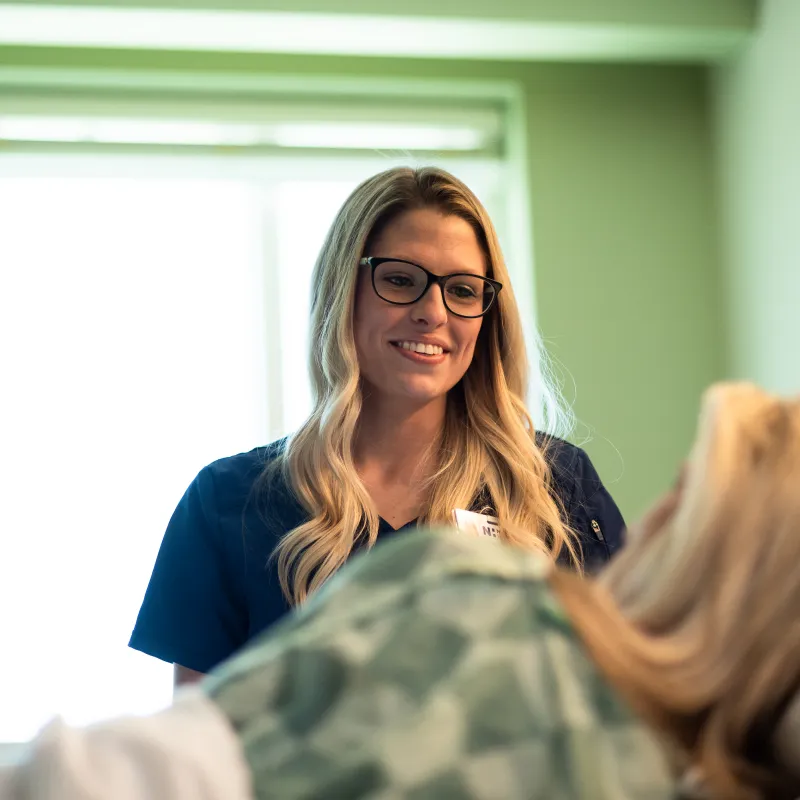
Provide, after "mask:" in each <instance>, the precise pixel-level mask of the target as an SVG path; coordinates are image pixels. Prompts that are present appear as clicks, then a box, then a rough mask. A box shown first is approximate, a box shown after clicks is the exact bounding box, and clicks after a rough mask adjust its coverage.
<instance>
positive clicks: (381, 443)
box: [130, 169, 623, 683]
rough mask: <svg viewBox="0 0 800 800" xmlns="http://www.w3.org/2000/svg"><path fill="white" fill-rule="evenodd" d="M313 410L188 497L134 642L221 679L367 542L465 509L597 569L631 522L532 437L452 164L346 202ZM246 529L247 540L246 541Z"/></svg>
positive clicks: (509, 306)
mask: <svg viewBox="0 0 800 800" xmlns="http://www.w3.org/2000/svg"><path fill="white" fill-rule="evenodd" d="M312 286H313V293H312V322H311V326H312V336H311V341H312V342H313V345H312V352H311V359H310V368H311V377H312V382H313V390H314V410H313V412H312V414H311V416H310V417H309V419H308V420H307V421H306V423H305V424H304V425H303V426H302V427H301V428H300V430H299V431H297V432H296V433H295V434H294V435H293V436H292V437H290V438H289V439H288V440H282V441H280V442H276V443H274V444H272V445H270V446H268V447H264V448H258V449H256V450H254V451H252V452H250V453H246V454H242V455H238V456H234V457H232V458H226V459H222V460H221V461H217V462H215V463H214V464H211V465H210V466H209V467H206V468H205V469H204V470H203V471H201V472H200V474H199V475H198V476H197V478H196V479H195V481H194V482H193V483H192V485H191V486H190V487H189V489H188V490H187V492H186V494H185V495H184V497H183V499H182V500H181V502H180V504H179V505H178V508H177V509H176V511H175V513H174V515H173V518H172V520H171V522H170V525H169V527H168V529H167V532H166V534H165V536H164V540H163V543H162V545H161V550H160V552H159V555H158V559H157V561H156V565H155V568H154V571H153V575H152V578H151V580H150V585H149V587H148V590H147V593H146V595H145V598H144V602H143V604H142V607H141V610H140V612H139V617H138V620H137V623H136V627H135V629H134V632H133V635H132V637H131V642H130V644H131V646H132V647H134V648H136V649H138V650H142V651H143V652H145V653H149V654H151V655H154V656H157V657H159V658H161V659H163V660H165V661H168V662H172V663H174V664H175V665H176V677H177V682H178V683H181V682H184V681H187V680H193V679H196V678H198V677H200V676H201V675H202V674H203V673H205V672H208V671H209V670H211V669H212V668H213V667H214V666H216V665H217V664H218V663H220V662H221V661H223V660H225V659H226V658H228V657H229V656H230V655H231V654H232V653H234V652H235V651H236V650H238V649H239V648H240V647H242V646H243V645H244V644H246V643H247V642H248V641H249V640H251V639H252V638H253V637H254V636H256V635H257V634H259V633H260V632H261V631H263V630H265V629H266V628H267V627H268V626H270V625H271V624H272V623H273V622H275V621H276V620H277V619H279V618H280V617H281V616H282V615H284V614H285V613H286V612H287V611H288V609H289V608H290V607H291V606H293V605H296V604H298V603H302V602H303V601H304V600H305V599H306V598H307V597H308V596H309V595H310V594H311V593H312V592H314V591H315V590H316V589H317V588H319V587H320V586H321V585H322V584H323V583H324V582H325V581H326V580H328V579H329V578H330V577H331V576H332V575H333V574H334V573H335V572H336V571H337V570H338V569H339V568H340V567H341V566H342V565H343V564H344V563H345V562H346V561H347V559H348V558H349V557H350V555H351V554H352V553H353V552H354V551H356V550H358V549H360V548H369V547H372V546H373V545H374V544H375V542H376V541H377V540H378V539H379V538H385V537H387V536H390V535H393V534H394V533H395V532H396V531H398V530H402V531H405V530H407V529H408V528H410V527H414V526H416V525H430V524H441V523H448V524H449V523H450V521H451V518H452V515H453V513H454V511H455V510H456V509H465V510H473V511H475V512H485V513H488V514H492V515H494V516H495V517H497V518H498V520H499V527H500V536H501V537H502V538H503V539H504V540H505V541H507V542H510V543H512V544H515V545H517V546H520V547H522V548H524V549H528V550H543V551H546V552H547V553H548V554H550V555H552V557H553V558H557V559H559V560H560V561H561V562H562V563H564V564H569V565H573V566H576V567H579V568H582V569H585V571H588V572H592V571H594V570H596V569H597V568H598V567H599V566H600V565H602V564H603V563H605V562H606V561H607V560H608V559H609V557H610V556H611V554H612V553H613V552H614V551H615V550H617V549H618V548H619V547H620V546H621V543H622V530H623V521H622V517H621V515H620V513H619V511H618V509H617V507H616V506H615V504H614V502H613V501H612V499H611V498H610V496H609V495H608V493H607V491H606V490H605V488H604V487H603V485H602V483H601V482H600V479H599V477H598V475H597V473H596V471H595V470H594V468H593V467H592V465H591V462H590V461H589V459H588V458H587V456H586V454H585V453H584V452H583V451H582V450H580V449H578V448H576V447H573V446H571V445H569V444H567V443H566V442H564V441H561V440H558V439H554V438H550V439H548V438H545V437H544V436H542V435H540V434H537V433H536V432H535V430H534V427H533V424H532V422H531V419H530V417H529V416H528V413H527V411H526V409H525V405H524V394H525V390H526V384H527V360H526V356H525V346H524V342H523V336H522V327H521V323H520V317H519V312H518V310H517V306H516V303H515V301H514V295H513V292H512V290H511V286H510V284H509V280H508V274H507V272H506V268H505V266H504V264H503V259H502V255H501V253H500V247H499V245H498V242H497V236H496V234H495V232H494V228H493V226H492V223H491V221H490V219H489V217H488V215H487V214H486V211H485V210H484V209H483V207H482V206H481V204H480V202H479V201H478V199H477V198H476V197H475V196H474V195H473V194H472V192H470V190H469V189H468V188H467V187H466V186H464V184H462V183H461V182H459V181H458V180H456V179H455V178H454V177H452V176H451V175H449V174H447V173H446V172H444V171H442V170H438V169H420V170H411V169H392V170H389V171H387V172H384V173H382V174H380V175H376V176H375V177H373V178H371V179H369V180H367V181H366V182H364V183H363V184H362V185H361V186H359V187H358V188H357V189H356V190H355V191H354V192H353V194H352V195H351V196H350V198H349V199H348V200H347V201H346V202H345V204H344V206H343V207H342V209H341V210H340V212H339V214H338V216H337V218H336V220H335V221H334V223H333V225H332V227H331V230H330V232H329V233H328V236H327V239H326V241H325V244H324V246H323V248H322V252H321V253H320V256H319V259H318V261H317V265H316V268H315V271H314V275H313V278H312ZM243 530H244V536H243Z"/></svg>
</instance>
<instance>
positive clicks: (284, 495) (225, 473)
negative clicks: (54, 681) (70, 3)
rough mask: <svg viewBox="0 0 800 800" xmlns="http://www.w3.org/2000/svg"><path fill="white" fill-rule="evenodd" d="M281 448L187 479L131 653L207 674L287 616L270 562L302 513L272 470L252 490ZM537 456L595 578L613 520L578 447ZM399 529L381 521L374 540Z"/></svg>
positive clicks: (562, 445) (615, 543)
mask: <svg viewBox="0 0 800 800" xmlns="http://www.w3.org/2000/svg"><path fill="white" fill-rule="evenodd" d="M284 443H285V440H280V441H278V442H274V443H273V444H271V445H268V446H267V447H259V448H256V449H255V450H251V451H250V452H249V453H242V454H240V455H236V456H231V457H230V458H223V459H221V460H219V461H215V462H214V463H213V464H210V465H209V466H207V467H205V468H204V469H202V470H201V471H200V473H199V474H198V475H197V477H196V478H195V479H194V480H193V481H192V483H191V485H190V486H189V488H188V489H187V490H186V493H185V494H184V496H183V498H182V499H181V501H180V503H178V507H177V508H176V509H175V512H174V514H173V515H172V519H171V520H170V522H169V526H168V527H167V531H166V533H165V534H164V539H163V541H162V543H161V548H160V550H159V553H158V557H157V559H156V563H155V566H154V568H153V573H152V576H151V578H150V583H149V585H148V587H147V591H146V593H145V596H144V601H143V602H142V606H141V608H140V610H139V615H138V618H137V620H136V626H135V627H134V630H133V634H132V636H131V639H130V643H129V644H130V646H131V647H133V648H134V649H136V650H140V651H141V652H143V653H147V654H149V655H151V656H155V657H156V658H160V659H162V660H164V661H167V662H170V663H176V664H181V665H182V666H184V667H188V668H190V669H194V670H197V671H199V672H209V671H210V670H211V669H213V668H214V667H215V666H216V665H217V664H219V663H220V662H222V661H224V660H225V659H226V658H228V657H229V656H231V655H232V654H233V653H235V652H236V651H237V650H238V649H239V648H241V647H242V646H243V645H245V644H246V643H247V642H248V641H249V640H251V639H252V638H253V637H255V636H256V635H258V634H259V633H261V632H262V631H263V630H265V629H266V628H268V627H269V626H270V625H272V624H273V623H274V622H276V621H277V620H278V619H280V618H281V617H282V616H283V615H284V614H286V613H287V612H288V611H289V608H290V607H289V605H288V603H287V602H286V600H285V599H284V597H283V594H282V592H281V588H280V583H279V581H278V574H277V566H276V563H275V561H274V560H273V559H270V555H271V553H272V551H273V550H274V548H275V546H276V545H277V543H278V541H279V540H280V538H281V537H282V536H283V535H284V534H286V533H288V532H289V531H290V530H292V529H293V528H295V527H297V526H298V525H300V524H302V523H303V522H305V521H307V520H308V514H307V513H306V512H305V511H304V510H303V508H302V507H301V506H300V504H299V503H298V501H297V500H296V499H295V497H294V495H293V493H292V491H291V489H290V488H289V487H288V486H287V485H286V482H285V481H284V479H283V477H282V475H281V471H280V470H276V471H275V473H274V475H273V476H272V478H271V480H270V482H269V484H267V485H266V486H262V485H259V487H255V485H254V484H255V482H256V480H257V478H258V477H259V475H260V474H261V472H262V470H263V469H264V467H265V466H267V464H268V463H269V462H270V461H271V460H272V459H273V458H274V457H275V455H276V454H277V453H278V452H279V451H280V449H281V448H282V447H283V445H284ZM540 444H544V441H543V440H542V441H540ZM545 454H546V456H547V458H548V461H549V463H550V468H551V471H552V476H553V488H552V491H553V493H554V494H556V495H557V496H558V497H559V498H560V500H561V502H562V504H563V506H564V509H565V511H566V516H567V521H568V522H569V524H570V525H571V527H572V528H573V529H574V530H575V531H576V532H577V533H578V534H579V535H580V537H581V542H580V543H581V548H582V551H583V559H584V567H585V569H586V570H587V571H588V572H594V571H596V570H597V568H598V567H600V566H602V565H603V564H604V563H605V562H606V561H608V559H609V558H610V556H611V555H612V554H613V553H614V552H615V551H616V550H617V549H619V548H620V547H621V546H622V544H623V537H624V522H623V520H622V515H621V514H620V512H619V509H618V508H617V506H616V504H615V503H614V501H613V500H612V499H611V496H610V495H609V494H608V492H607V491H606V489H605V487H604V486H603V484H602V482H601V481H600V478H599V476H598V474H597V471H596V470H595V468H594V467H593V466H592V463H591V461H590V460H589V457H588V456H587V455H586V453H585V452H584V451H583V450H581V449H580V448H578V447H575V446H574V445H571V444H569V443H567V442H565V441H563V440H561V439H555V438H548V439H547V442H546V447H545ZM256 488H258V490H259V491H258V492H257V493H256V491H255V489H256ZM476 510H477V509H476ZM414 526H415V523H414V522H411V523H409V524H408V525H406V526H404V527H403V528H401V529H399V531H405V530H409V529H411V528H413V527H414ZM399 531H396V530H394V529H393V528H392V527H391V526H390V525H389V524H388V523H387V522H386V521H385V520H381V522H380V529H379V536H380V537H386V536H390V535H395V534H397V533H398V532H399Z"/></svg>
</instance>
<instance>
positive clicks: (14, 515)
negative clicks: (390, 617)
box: [0, 120, 513, 742]
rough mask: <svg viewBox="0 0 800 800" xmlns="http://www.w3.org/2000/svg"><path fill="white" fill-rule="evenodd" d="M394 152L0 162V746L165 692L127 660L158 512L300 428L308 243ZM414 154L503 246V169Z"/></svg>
mask: <svg viewBox="0 0 800 800" xmlns="http://www.w3.org/2000/svg"><path fill="white" fill-rule="evenodd" d="M0 121H1V120H0ZM123 132H124V131H123ZM416 160H426V161H429V160H431V159H417V158H415V157H414V156H413V155H410V154H407V155H406V156H404V157H403V158H399V159H398V158H384V157H380V156H377V155H374V154H365V153H355V154H353V153H351V154H348V153H346V152H339V153H334V154H331V153H325V154H324V155H315V156H312V155H309V154H307V153H306V154H295V155H293V157H291V158H290V159H287V158H284V157H281V156H280V155H277V154H275V153H263V154H253V155H239V156H237V157H236V158H231V157H226V156H221V155H216V154H213V153H206V152H204V153H194V152H193V153H190V154H185V153H180V154H179V153H167V154H163V153H158V152H138V151H137V152H124V153H120V152H116V151H113V150H112V151H110V152H109V151H107V150H106V149H105V148H102V147H97V146H95V147H93V148H92V147H90V148H88V149H87V148H83V149H75V150H74V151H64V152H46V151H44V150H43V149H42V148H33V149H32V150H31V151H30V152H22V151H21V150H19V151H17V150H14V148H11V149H10V151H9V152H8V153H7V154H5V155H3V156H2V157H0V227H1V228H2V235H0V336H2V340H3V342H4V343H5V347H4V355H3V359H2V366H1V367H0V369H2V382H3V386H4V389H3V402H2V406H3V413H2V415H1V416H0V440H2V442H3V445H2V455H0V485H2V487H3V499H2V505H1V506H0V514H2V518H1V519H0V528H2V531H3V535H2V543H1V544H0V550H1V551H2V557H0V608H2V612H0V617H1V618H2V625H0V629H1V630H2V631H3V637H4V643H5V646H4V648H3V650H4V659H3V681H2V683H0V708H2V709H3V714H2V715H1V716H0V742H3V741H5V742H13V741H22V740H26V739H28V738H30V737H31V736H33V735H34V734H35V732H36V730H37V729H38V728H39V727H40V726H41V725H42V724H43V723H44V722H46V721H47V720H48V719H49V718H50V717H51V716H52V715H53V714H56V713H59V714H61V715H63V716H64V717H65V718H66V719H67V721H69V722H72V723H76V724H80V723H86V722H90V721H92V720H94V719H98V718H102V717H105V716H108V715H113V714H118V713H127V712H133V713H144V712H148V711H151V710H154V709H155V708H158V707H159V706H162V705H164V704H166V703H167V702H168V701H169V698H170V697H171V680H172V677H171V668H170V667H169V666H168V665H165V664H162V663H160V662H158V661H156V660H155V659H152V658H149V657H147V656H144V655H141V654H138V653H136V652H134V651H131V650H129V649H128V648H127V639H128V636H129V634H130V630H131V628H132V626H133V623H134V620H135V615H136V612H137V610H138V606H139V603H140V601H141V598H142V594H143V592H144V589H145V586H146V583H147V579H148V577H149V574H150V570H151V568H152V564H153V561H154V558H155V555H156V552H157V549H158V546H159V543H160V540H161V536H162V534H163V531H164V528H165V526H166V523H167V521H168V519H169V516H170V514H171V512H172V510H173V509H174V507H175V504H176V503H177V501H178V499H179V498H180V496H181V493H182V492H183V491H184V489H185V488H186V486H187V485H188V483H189V482H190V481H191V479H192V478H193V477H194V475H195V474H196V473H197V471H198V470H199V469H200V468H202V467H203V466H204V465H205V464H207V463H208V462H210V461H212V460H214V459H216V458H220V457H223V456H226V455H230V454H233V453H235V452H239V451H242V450H247V449H250V448H252V447H254V446H256V445H259V444H263V443H265V442H267V441H269V440H272V439H274V438H277V437H278V436H280V435H282V434H284V433H286V432H288V431H289V430H292V429H293V428H295V427H296V426H297V425H298V424H299V423H300V422H301V421H302V420H303V418H304V417H305V415H306V413H307V412H308V410H309V401H310V393H309V388H308V383H307V378H306V373H305V362H306V355H305V354H306V346H307V336H306V326H305V320H306V318H307V317H308V293H309V285H310V277H311V271H312V268H313V264H314V260H315V258H316V254H317V251H318V249H319V246H320V244H321V242H322V238H323V236H324V234H325V232H326V230H327V227H328V225H329V224H330V222H331V220H332V218H333V216H334V214H335V212H336V210H337V209H338V207H339V206H340V204H341V203H342V201H343V200H344V198H345V197H346V196H347V194H348V193H349V192H350V191H351V190H352V188H354V186H355V185H356V184H357V183H358V182H360V181H361V180H362V179H363V178H365V177H367V176H368V175H371V174H373V173H375V172H377V171H378V170H380V169H384V168H386V167H388V166H390V165H392V164H395V163H408V162H409V161H411V162H413V161H416ZM436 161H437V163H440V164H442V165H443V166H445V167H447V168H450V169H452V170H453V171H454V172H455V173H456V174H458V175H459V176H461V177H462V178H463V179H464V180H465V181H466V182H467V183H469V184H470V185H471V186H472V187H473V188H474V189H475V190H476V191H477V193H478V194H479V195H480V196H481V197H482V199H483V200H484V202H485V203H486V205H487V206H488V208H489V210H490V213H492V215H493V218H494V219H495V221H496V223H497V224H498V227H499V229H500V233H501V237H502V236H504V235H505V232H506V226H507V224H508V220H509V218H510V217H509V213H508V209H507V207H506V202H507V193H506V191H505V188H504V187H506V186H507V183H508V176H507V174H506V170H507V169H508V166H507V164H506V163H505V162H504V161H503V160H502V159H501V158H499V157H496V156H493V157H488V156H487V157H478V158H459V157H458V156H457V155H454V156H451V157H449V158H448V157H444V158H443V157H439V158H437V159H436ZM511 255H513V254H511ZM510 260H511V259H510Z"/></svg>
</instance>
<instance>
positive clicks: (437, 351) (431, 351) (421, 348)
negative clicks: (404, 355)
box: [395, 342, 444, 356]
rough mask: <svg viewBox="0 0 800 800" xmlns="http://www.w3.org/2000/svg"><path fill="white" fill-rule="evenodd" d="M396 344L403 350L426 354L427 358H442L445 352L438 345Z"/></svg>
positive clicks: (419, 343)
mask: <svg viewBox="0 0 800 800" xmlns="http://www.w3.org/2000/svg"><path fill="white" fill-rule="evenodd" d="M395 344H396V345H397V346H398V347H402V348H403V350H411V351H412V352H414V353H424V354H425V355H427V356H440V355H441V354H442V353H443V352H444V350H443V349H442V348H441V347H439V345H438V344H422V343H421V342H396V343H395Z"/></svg>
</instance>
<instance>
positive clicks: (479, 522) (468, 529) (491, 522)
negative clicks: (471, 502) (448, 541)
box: [453, 508, 500, 539]
mask: <svg viewBox="0 0 800 800" xmlns="http://www.w3.org/2000/svg"><path fill="white" fill-rule="evenodd" d="M453 522H455V524H456V528H458V529H459V530H460V531H464V533H468V534H470V535H472V536H485V537H487V538H489V539H499V538H500V520H498V519H497V517H490V516H488V515H486V514H478V513H477V512H475V511H465V510H464V509H463V508H456V509H454V510H453Z"/></svg>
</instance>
